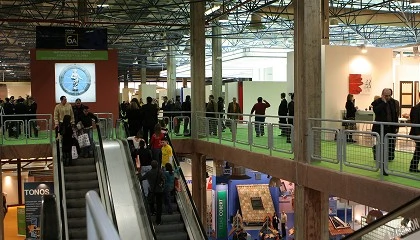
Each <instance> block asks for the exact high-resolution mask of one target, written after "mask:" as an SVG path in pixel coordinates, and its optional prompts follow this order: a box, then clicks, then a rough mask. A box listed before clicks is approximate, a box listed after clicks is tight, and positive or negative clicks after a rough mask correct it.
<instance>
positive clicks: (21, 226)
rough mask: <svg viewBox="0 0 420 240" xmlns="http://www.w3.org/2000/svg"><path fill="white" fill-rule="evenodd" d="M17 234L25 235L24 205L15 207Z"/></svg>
mask: <svg viewBox="0 0 420 240" xmlns="http://www.w3.org/2000/svg"><path fill="white" fill-rule="evenodd" d="M17 226H18V235H19V236H26V221H25V207H17Z"/></svg>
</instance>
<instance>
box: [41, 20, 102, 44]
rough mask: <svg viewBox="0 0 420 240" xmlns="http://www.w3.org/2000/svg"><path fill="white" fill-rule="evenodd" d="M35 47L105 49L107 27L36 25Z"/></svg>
mask: <svg viewBox="0 0 420 240" xmlns="http://www.w3.org/2000/svg"><path fill="white" fill-rule="evenodd" d="M36 48H44V49H95V50H107V49H108V40H107V29H106V28H74V27H45V26H37V27H36Z"/></svg>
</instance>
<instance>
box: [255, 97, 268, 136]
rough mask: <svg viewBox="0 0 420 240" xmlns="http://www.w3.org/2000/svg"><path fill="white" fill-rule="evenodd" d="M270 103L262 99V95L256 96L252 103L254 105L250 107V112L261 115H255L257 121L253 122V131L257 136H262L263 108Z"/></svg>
mask: <svg viewBox="0 0 420 240" xmlns="http://www.w3.org/2000/svg"><path fill="white" fill-rule="evenodd" d="M270 106H271V105H270V103H268V102H267V101H266V100H263V98H262V97H258V99H257V103H256V104H254V106H253V107H252V109H251V114H254V112H255V114H256V115H261V116H255V121H256V122H257V123H256V124H255V132H256V134H257V137H259V136H264V122H265V117H264V116H263V115H265V110H266V109H267V108H269V107H270Z"/></svg>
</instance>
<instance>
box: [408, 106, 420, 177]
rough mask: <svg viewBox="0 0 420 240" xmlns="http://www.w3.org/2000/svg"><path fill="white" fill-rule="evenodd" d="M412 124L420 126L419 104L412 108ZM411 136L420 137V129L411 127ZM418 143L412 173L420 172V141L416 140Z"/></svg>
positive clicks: (411, 168)
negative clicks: (419, 167)
mask: <svg viewBox="0 0 420 240" xmlns="http://www.w3.org/2000/svg"><path fill="white" fill-rule="evenodd" d="M410 122H411V123H413V124H420V103H417V105H416V106H414V107H412V108H411V111H410ZM410 135H413V136H419V135H420V127H411V130H410ZM415 142H416V149H415V150H414V153H413V158H412V159H411V162H410V169H409V171H410V172H416V173H418V172H420V170H419V169H418V166H419V160H420V140H417V139H416V140H415Z"/></svg>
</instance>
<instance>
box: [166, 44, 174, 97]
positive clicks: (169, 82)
mask: <svg viewBox="0 0 420 240" xmlns="http://www.w3.org/2000/svg"><path fill="white" fill-rule="evenodd" d="M166 59H167V61H168V62H167V66H168V76H167V85H168V88H167V89H168V94H167V96H168V99H175V96H176V59H175V47H174V46H172V45H170V46H168V54H167V58H166Z"/></svg>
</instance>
